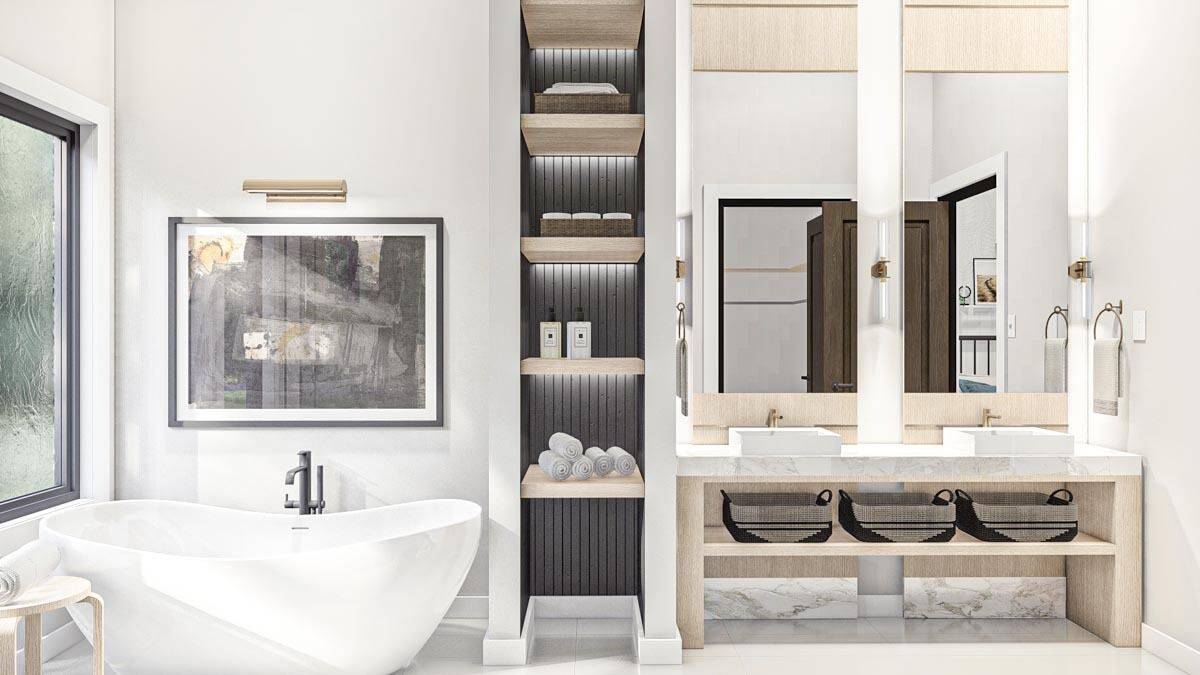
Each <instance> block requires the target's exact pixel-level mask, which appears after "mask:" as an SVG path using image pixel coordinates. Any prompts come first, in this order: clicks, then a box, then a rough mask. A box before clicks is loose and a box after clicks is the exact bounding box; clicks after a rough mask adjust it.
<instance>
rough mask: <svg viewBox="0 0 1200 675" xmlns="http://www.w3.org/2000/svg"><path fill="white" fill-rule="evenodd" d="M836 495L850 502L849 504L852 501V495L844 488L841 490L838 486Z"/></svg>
mask: <svg viewBox="0 0 1200 675" xmlns="http://www.w3.org/2000/svg"><path fill="white" fill-rule="evenodd" d="M838 496H839V497H841V498H842V499H844V500H845V501H848V502H850V503H851V504H853V503H854V497H851V496H850V493H849V492H846V491H845V490H843V489H841V488H838Z"/></svg>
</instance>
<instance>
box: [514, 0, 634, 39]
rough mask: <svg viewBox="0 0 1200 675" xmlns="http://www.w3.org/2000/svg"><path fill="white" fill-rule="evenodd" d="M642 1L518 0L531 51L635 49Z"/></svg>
mask: <svg viewBox="0 0 1200 675" xmlns="http://www.w3.org/2000/svg"><path fill="white" fill-rule="evenodd" d="M643 9H644V6H643V2H642V0H521V14H522V15H523V16H524V17H525V32H526V34H527V35H528V36H529V46H530V47H531V48H532V49H636V48H637V46H638V39H639V37H640V36H641V33H642V13H643Z"/></svg>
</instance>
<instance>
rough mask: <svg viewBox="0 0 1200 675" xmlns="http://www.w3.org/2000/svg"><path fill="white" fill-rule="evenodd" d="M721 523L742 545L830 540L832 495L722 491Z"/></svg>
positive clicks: (827, 493)
mask: <svg viewBox="0 0 1200 675" xmlns="http://www.w3.org/2000/svg"><path fill="white" fill-rule="evenodd" d="M721 498H722V500H721V520H722V521H724V523H725V528H726V529H728V530H729V534H730V535H732V536H733V538H734V540H735V541H739V542H742V543H743V544H768V543H769V544H802V543H805V544H806V543H810V542H820V541H827V540H828V539H829V535H830V534H832V533H833V505H832V504H833V493H832V492H830V491H829V490H824V491H822V492H821V493H820V494H815V495H814V494H812V493H810V492H735V493H733V494H729V493H727V492H725V491H724V490H721Z"/></svg>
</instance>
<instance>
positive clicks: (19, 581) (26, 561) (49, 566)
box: [0, 541, 59, 605]
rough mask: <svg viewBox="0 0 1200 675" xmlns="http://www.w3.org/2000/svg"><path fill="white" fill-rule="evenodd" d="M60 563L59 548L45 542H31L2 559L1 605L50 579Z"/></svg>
mask: <svg viewBox="0 0 1200 675" xmlns="http://www.w3.org/2000/svg"><path fill="white" fill-rule="evenodd" d="M58 562H59V555H58V548H57V547H55V546H52V545H50V544H47V543H45V542H43V541H31V542H29V543H28V544H25V545H24V546H22V547H21V548H19V549H17V550H15V551H13V552H12V553H10V554H8V555H6V556H4V557H3V558H0V605H7V604H8V603H10V602H12V601H13V600H16V599H17V598H18V597H20V596H21V594H22V593H24V592H25V591H28V590H29V589H31V588H33V587H34V586H37V585H38V584H40V583H42V582H43V581H45V580H46V579H48V578H49V577H50V575H51V574H53V573H54V568H56V567H58Z"/></svg>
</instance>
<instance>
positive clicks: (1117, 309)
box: [1092, 300, 1125, 344]
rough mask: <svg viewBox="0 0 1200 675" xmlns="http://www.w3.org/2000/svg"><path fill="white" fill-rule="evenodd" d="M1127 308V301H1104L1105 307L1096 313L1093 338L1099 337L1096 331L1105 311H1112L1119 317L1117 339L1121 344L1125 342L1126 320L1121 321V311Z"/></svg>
mask: <svg viewBox="0 0 1200 675" xmlns="http://www.w3.org/2000/svg"><path fill="white" fill-rule="evenodd" d="M1124 309H1125V301H1124V300H1121V301H1119V302H1118V303H1117V304H1115V305H1114V304H1112V303H1111V302H1106V303H1104V309H1102V310H1100V311H1099V312H1098V313H1097V314H1096V320H1095V321H1094V322H1093V323H1092V339H1093V340H1095V339H1096V338H1097V335H1096V331H1097V329H1099V328H1100V317H1102V316H1104V313H1105V312H1112V314H1113V316H1115V317H1116V318H1117V331H1118V332H1117V341H1118V342H1120V343H1121V344H1124V343H1125V322H1124V321H1121V312H1122V311H1123V310H1124Z"/></svg>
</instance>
